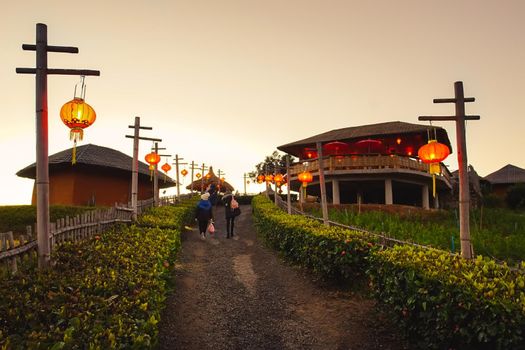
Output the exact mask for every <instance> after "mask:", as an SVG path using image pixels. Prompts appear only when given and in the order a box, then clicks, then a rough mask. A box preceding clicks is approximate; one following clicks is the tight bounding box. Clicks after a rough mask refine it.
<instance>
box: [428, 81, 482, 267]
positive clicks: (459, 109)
mask: <svg viewBox="0 0 525 350" xmlns="http://www.w3.org/2000/svg"><path fill="white" fill-rule="evenodd" d="M454 95H455V96H454V98H435V99H434V103H454V104H455V105H456V115H454V116H420V117H419V118H418V119H419V120H429V121H432V120H447V121H448V120H452V121H455V122H456V139H457V149H458V169H459V236H460V239H461V256H462V257H464V258H466V259H471V258H472V246H471V243H470V219H469V216H470V215H469V210H470V193H469V181H468V161H467V141H466V136H465V120H479V119H480V116H479V115H465V102H474V101H475V99H474V97H465V95H464V92H463V82H461V81H456V82H455V83H454Z"/></svg>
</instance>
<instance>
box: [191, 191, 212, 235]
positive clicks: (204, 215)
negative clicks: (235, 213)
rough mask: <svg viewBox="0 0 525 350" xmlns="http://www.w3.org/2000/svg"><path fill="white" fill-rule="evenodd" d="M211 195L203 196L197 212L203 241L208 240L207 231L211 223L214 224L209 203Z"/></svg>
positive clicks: (196, 215) (205, 194)
mask: <svg viewBox="0 0 525 350" xmlns="http://www.w3.org/2000/svg"><path fill="white" fill-rule="evenodd" d="M209 198H210V194H209V193H208V192H206V193H204V194H203V195H201V200H200V201H199V203H197V208H196V211H195V218H196V219H197V222H198V223H199V232H200V234H201V239H206V230H207V229H208V225H209V223H210V222H213V213H212V211H211V209H212V205H211V203H210V201H209Z"/></svg>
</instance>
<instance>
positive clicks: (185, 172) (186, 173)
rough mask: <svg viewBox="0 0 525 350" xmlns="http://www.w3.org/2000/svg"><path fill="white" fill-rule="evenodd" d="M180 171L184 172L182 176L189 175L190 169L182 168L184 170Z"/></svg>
mask: <svg viewBox="0 0 525 350" xmlns="http://www.w3.org/2000/svg"><path fill="white" fill-rule="evenodd" d="M180 173H181V174H182V176H186V175H188V170H186V169H182V171H181V172H180Z"/></svg>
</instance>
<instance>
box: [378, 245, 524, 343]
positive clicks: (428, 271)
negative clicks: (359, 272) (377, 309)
mask: <svg viewBox="0 0 525 350" xmlns="http://www.w3.org/2000/svg"><path fill="white" fill-rule="evenodd" d="M522 267H525V265H523V266H522ZM523 273H524V270H521V271H511V270H510V269H509V268H508V267H507V266H506V265H498V264H496V263H495V262H494V261H493V260H489V259H483V258H482V257H478V258H477V259H475V260H473V261H468V260H465V259H462V258H460V257H459V256H457V255H451V254H448V253H446V252H443V251H439V250H424V249H421V248H417V247H411V246H396V247H394V248H393V249H385V250H382V251H376V252H374V254H372V255H371V264H370V267H369V270H368V274H369V276H370V287H371V288H372V291H373V294H374V295H375V297H376V298H377V300H378V301H379V302H380V303H381V304H383V305H385V306H386V307H385V309H387V310H390V311H391V313H392V315H393V317H394V318H395V320H396V323H398V324H399V325H401V326H402V327H403V328H404V329H405V331H406V333H407V335H408V336H409V337H410V339H411V341H412V342H413V344H414V345H416V346H417V347H418V348H421V349H523V348H525V334H524V330H525V276H524V274H523Z"/></svg>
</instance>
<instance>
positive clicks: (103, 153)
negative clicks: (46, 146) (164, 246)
mask: <svg viewBox="0 0 525 350" xmlns="http://www.w3.org/2000/svg"><path fill="white" fill-rule="evenodd" d="M72 151H73V149H72V148H69V149H66V150H64V151H61V152H58V153H55V154H53V155H50V156H49V169H50V170H52V169H58V168H63V167H65V166H83V165H88V166H97V167H103V168H108V169H119V170H123V171H127V172H129V173H130V175H131V172H132V169H131V166H132V163H133V158H132V157H130V156H128V155H127V154H124V153H122V152H120V151H117V150H114V149H112V148H108V147H103V146H98V145H94V144H91V143H90V144H87V145H82V146H78V147H77V150H76V153H77V154H76V161H77V163H76V164H75V165H72V164H71V159H72V154H73V153H72ZM16 175H18V176H20V177H27V178H30V179H34V178H36V163H33V164H31V165H28V166H27V167H25V168H24V169H22V170H19V171H18V172H17V173H16ZM139 176H140V177H145V176H147V177H148V178H149V177H150V171H149V169H148V165H147V164H145V163H143V162H141V161H139ZM175 184H176V183H175V181H174V180H173V179H171V178H170V177H167V178H166V182H164V181H159V187H160V188H166V187H171V186H175Z"/></svg>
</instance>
